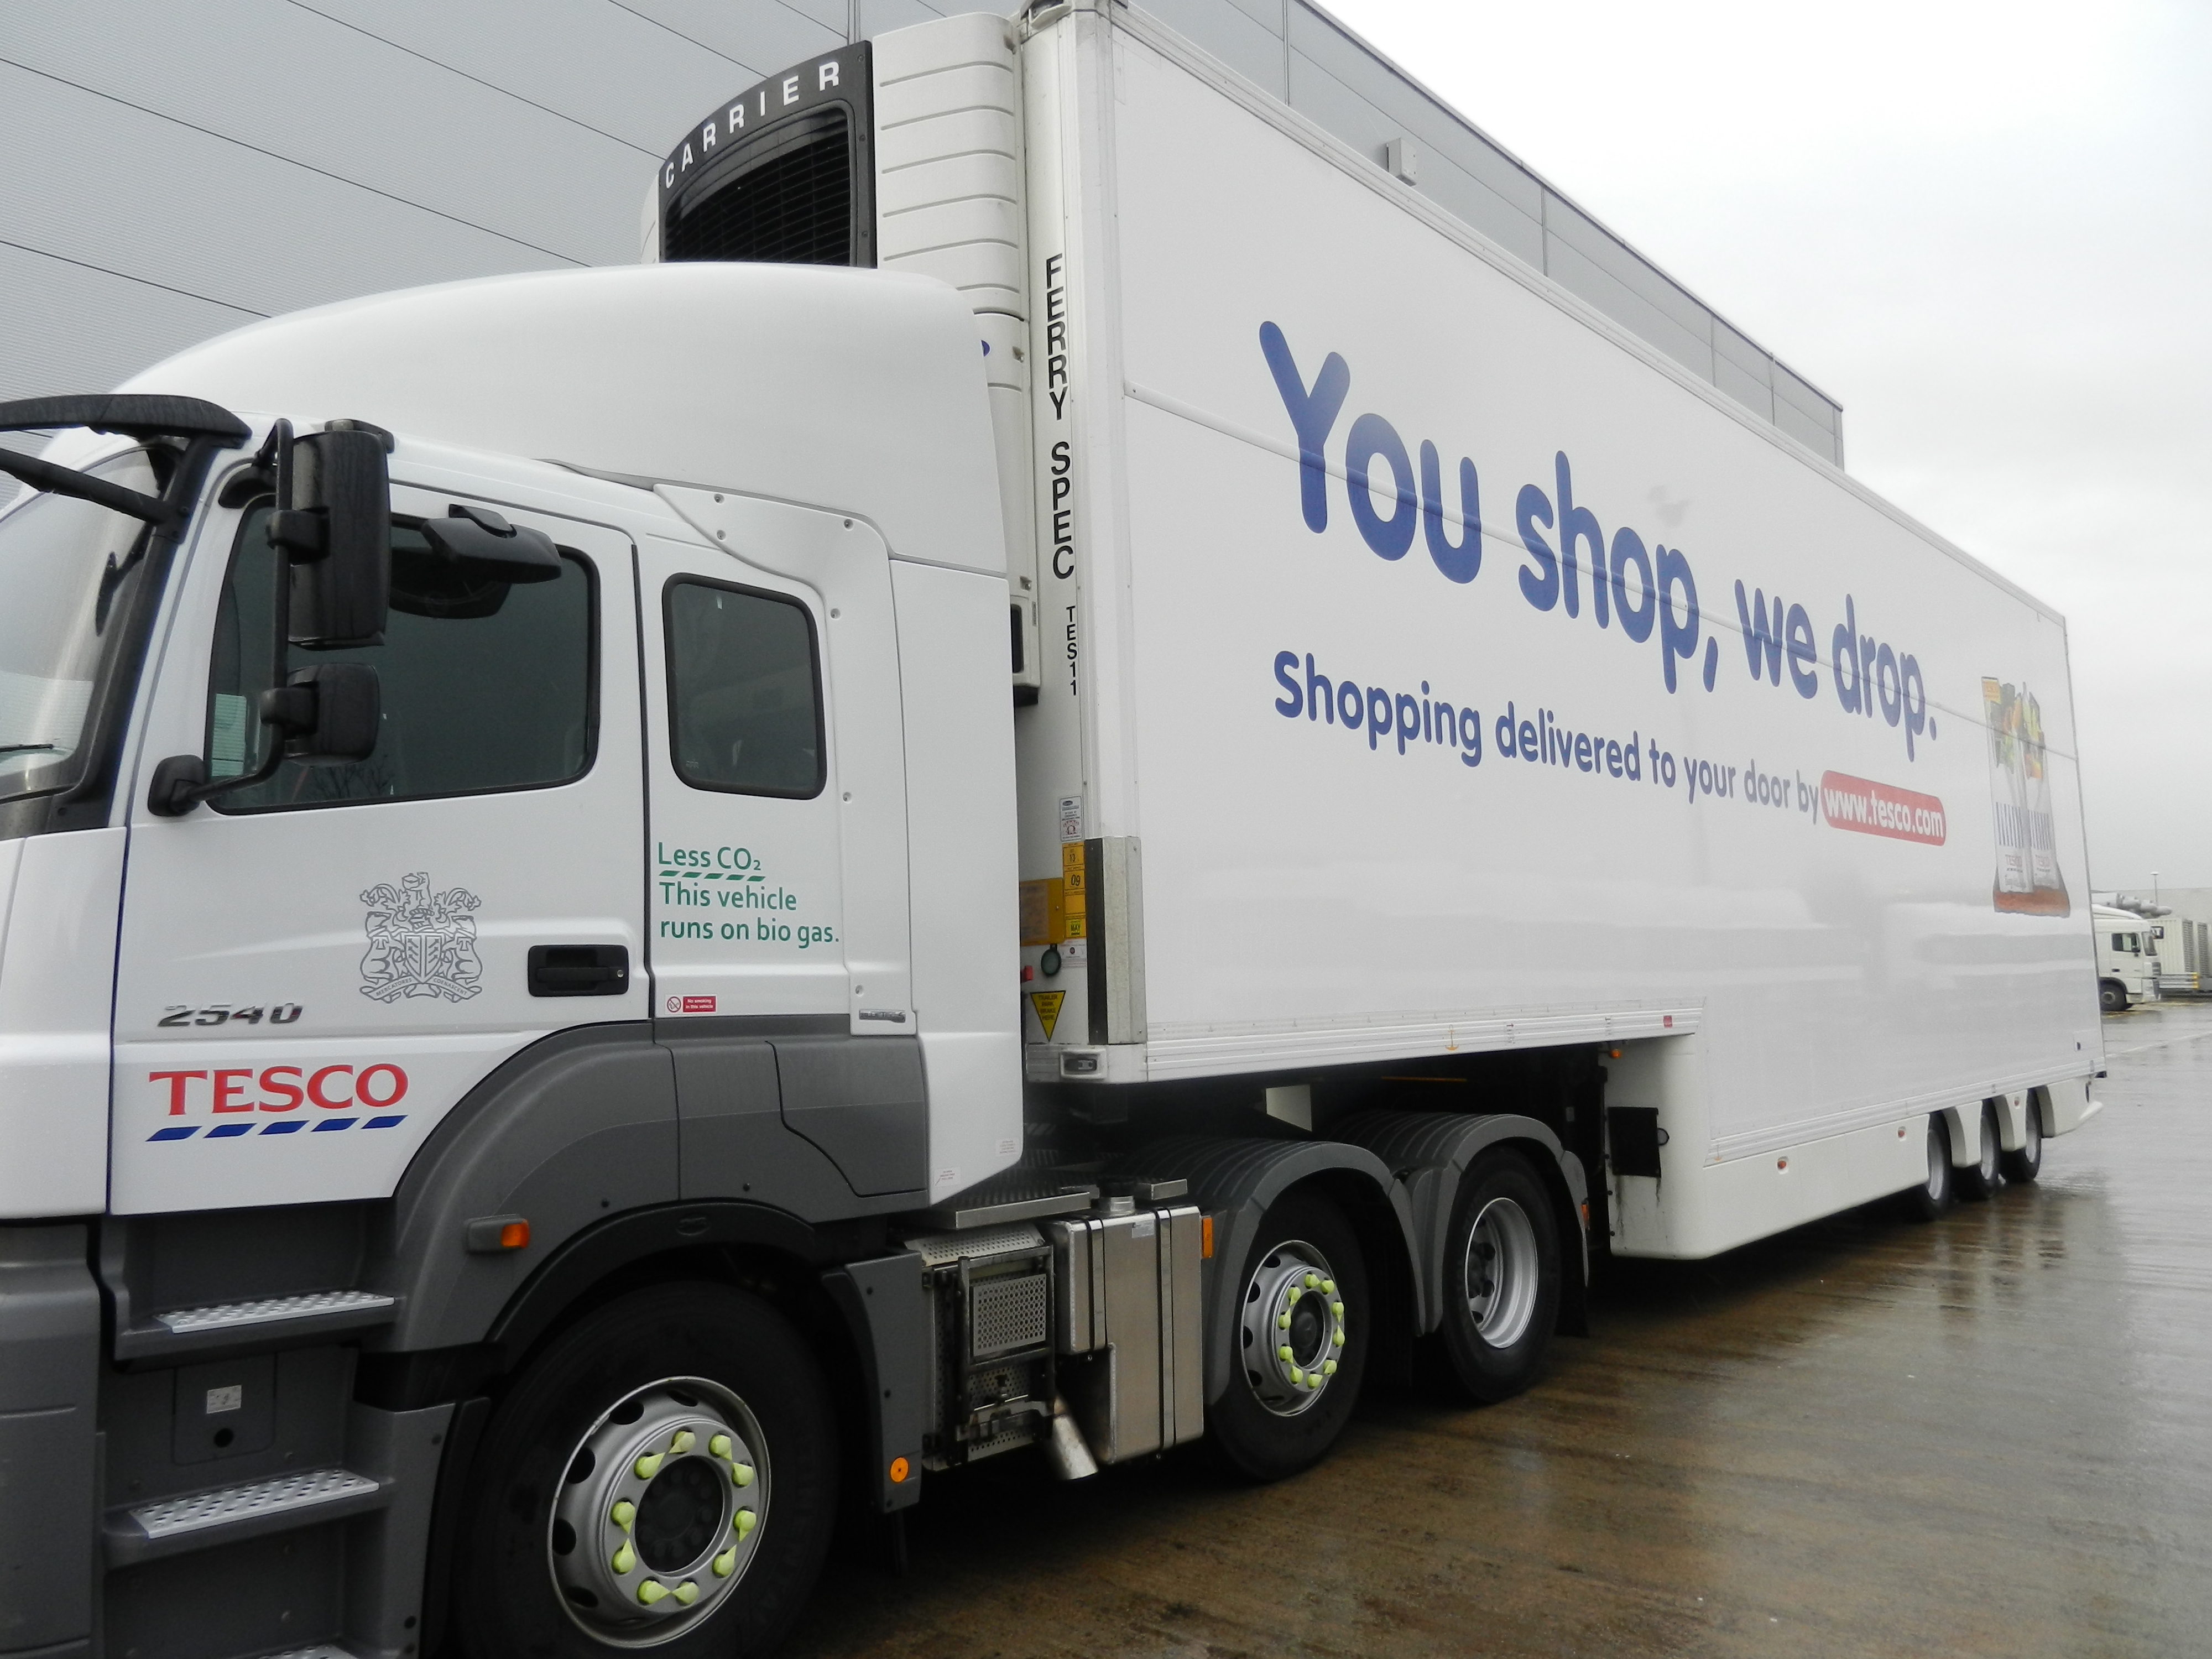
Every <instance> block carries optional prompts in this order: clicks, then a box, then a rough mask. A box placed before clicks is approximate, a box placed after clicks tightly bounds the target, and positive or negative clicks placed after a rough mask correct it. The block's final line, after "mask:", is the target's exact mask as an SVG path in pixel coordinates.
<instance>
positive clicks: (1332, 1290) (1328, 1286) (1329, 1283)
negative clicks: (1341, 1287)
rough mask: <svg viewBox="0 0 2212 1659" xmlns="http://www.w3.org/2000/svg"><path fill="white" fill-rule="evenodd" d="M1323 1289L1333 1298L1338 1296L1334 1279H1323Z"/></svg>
mask: <svg viewBox="0 0 2212 1659" xmlns="http://www.w3.org/2000/svg"><path fill="white" fill-rule="evenodd" d="M1321 1287H1322V1289H1323V1290H1324V1291H1328V1293H1329V1294H1330V1295H1331V1296H1334V1295H1335V1294H1336V1281H1335V1280H1334V1279H1322V1282H1321Z"/></svg>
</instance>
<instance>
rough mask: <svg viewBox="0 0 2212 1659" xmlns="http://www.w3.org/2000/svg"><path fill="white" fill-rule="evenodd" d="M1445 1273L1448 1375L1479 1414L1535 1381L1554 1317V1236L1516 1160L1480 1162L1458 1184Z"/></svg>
mask: <svg viewBox="0 0 2212 1659" xmlns="http://www.w3.org/2000/svg"><path fill="white" fill-rule="evenodd" d="M1444 1271H1445V1274H1446V1282H1445V1289H1444V1316H1443V1344H1444V1352H1445V1353H1446V1354H1447V1355H1448V1356H1449V1358H1450V1360H1451V1368H1452V1374H1453V1375H1454V1376H1455V1377H1456V1378H1457V1379H1458V1381H1459V1385H1460V1387H1461V1388H1462V1389H1465V1390H1466V1391H1467V1393H1468V1395H1470V1396H1471V1397H1473V1398H1474V1399H1476V1400H1479V1401H1482V1402H1484V1403H1485V1404H1490V1403H1492V1402H1493V1401H1500V1400H1509V1399H1510V1398H1511V1397H1512V1396H1513V1395H1516V1394H1519V1393H1520V1392H1521V1391H1522V1389H1526V1388H1527V1387H1528V1385H1529V1383H1532V1382H1534V1380H1535V1376H1536V1372H1537V1370H1538V1368H1539V1367H1541V1365H1542V1364H1543V1361H1544V1353H1545V1351H1546V1349H1547V1348H1548V1347H1549V1346H1551V1340H1552V1329H1553V1326H1554V1325H1555V1324H1556V1323H1557V1322H1558V1321H1559V1227H1558V1225H1557V1222H1556V1219H1555V1218H1554V1217H1553V1212H1552V1200H1551V1195H1550V1194H1548V1193H1547V1192H1546V1191H1545V1189H1544V1183H1543V1182H1542V1181H1541V1180H1540V1179H1539V1178H1538V1176H1537V1175H1536V1172H1535V1170H1533V1169H1531V1168H1529V1166H1528V1160H1527V1159H1526V1158H1522V1156H1521V1155H1520V1154H1519V1153H1517V1152H1502V1151H1501V1152H1490V1153H1487V1154H1486V1155H1485V1156H1484V1157H1482V1158H1479V1159H1478V1160H1476V1162H1475V1164H1474V1167H1473V1168H1472V1169H1470V1170H1468V1172H1467V1176H1466V1177H1465V1178H1464V1179H1463V1180H1462V1182H1460V1190H1459V1197H1458V1199H1457V1200H1455V1203H1454V1205H1453V1206H1452V1225H1451V1231H1450V1233H1449V1235H1448V1236H1447V1237H1446V1239H1445V1243H1444Z"/></svg>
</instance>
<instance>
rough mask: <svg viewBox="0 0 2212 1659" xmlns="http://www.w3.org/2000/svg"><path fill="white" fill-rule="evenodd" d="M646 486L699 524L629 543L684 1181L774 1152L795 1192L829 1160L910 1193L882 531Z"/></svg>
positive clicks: (902, 795)
mask: <svg viewBox="0 0 2212 1659" xmlns="http://www.w3.org/2000/svg"><path fill="white" fill-rule="evenodd" d="M660 493H661V494H662V495H663V496H665V498H666V499H667V500H668V501H670V503H671V505H673V506H674V507H676V508H677V509H678V512H680V513H683V514H684V517H685V519H686V520H688V521H689V522H690V525H691V526H692V527H693V528H694V529H695V530H696V531H697V532H699V533H700V536H701V538H702V539H701V540H700V541H696V542H692V541H679V540H677V539H675V538H660V537H648V538H645V540H644V542H643V543H642V544H641V547H640V550H639V570H640V574H641V581H640V584H639V588H640V594H641V608H642V613H643V622H644V629H643V632H644V639H645V647H644V648H645V658H646V676H645V678H646V731H647V750H648V759H647V798H648V804H649V812H650V817H649V824H648V846H647V860H648V864H649V877H648V896H647V906H648V910H647V925H648V932H649V940H648V946H649V950H650V952H651V962H652V972H653V1007H654V1012H655V1015H656V1016H657V1017H658V1018H659V1020H660V1021H661V1024H660V1027H659V1030H660V1031H661V1033H662V1040H663V1041H664V1042H666V1043H668V1044H669V1045H670V1047H671V1049H672V1050H673V1051H674V1054H675V1056H676V1073H677V1102H678V1113H679V1115H680V1116H681V1119H682V1126H683V1127H682V1155H681V1156H682V1174H681V1181H682V1184H683V1190H684V1193H685V1194H686V1195H687V1196H697V1197H709V1196H714V1195H717V1194H735V1193H738V1192H741V1191H749V1190H751V1187H750V1184H749V1183H750V1182H754V1181H757V1180H758V1179H759V1178H760V1177H761V1176H763V1174H764V1173H766V1172H768V1171H769V1170H774V1171H775V1172H776V1179H777V1180H778V1182H780V1185H781V1189H782V1190H785V1191H787V1193H790V1194H803V1193H807V1192H818V1191H820V1190H821V1189H820V1188H817V1185H816V1183H817V1182H820V1181H823V1180H825V1179H826V1180H827V1181H828V1182H829V1183H831V1185H832V1186H833V1187H834V1186H836V1185H837V1184H840V1183H842V1187H843V1188H845V1189H846V1191H847V1192H848V1194H854V1195H858V1196H860V1197H862V1198H868V1199H878V1200H880V1199H884V1198H886V1197H888V1196H890V1195H892V1194H903V1195H910V1196H912V1197H914V1198H917V1199H918V1198H919V1196H920V1194H921V1189H922V1188H924V1186H925V1184H926V1176H927V1164H928V1158H929V1125H930V1119H929V1098H928V1091H927V1079H926V1078H925V1076H924V1067H923V1061H922V1050H921V1040H920V1038H919V1037H918V1036H916V1035H915V1010H914V1006H913V993H912V988H911V987H912V982H913V973H912V968H911V955H910V951H909V940H908V903H907V881H908V874H907V829H906V777H905V762H904V758H903V755H904V732H903V728H902V719H901V709H900V692H899V674H898V645H897V630H896V623H895V621H894V618H893V615H892V606H891V581H890V556H889V551H888V550H887V549H886V548H885V546H884V542H883V540H882V538H880V537H878V535H877V534H876V533H875V532H874V531H873V530H872V529H871V528H869V527H868V526H866V525H865V524H862V523H860V522H859V521H857V520H852V519H848V518H844V517H842V516H840V515H838V514H835V513H819V512H815V511H811V510H809V509H805V508H801V507H790V506H787V505H784V504H781V503H778V502H772V501H757V500H754V499H751V498H749V497H744V496H739V495H731V494H726V493H722V494H718V493H716V492H714V491H708V490H694V489H679V488H677V487H674V486H663V487H662V488H661V491H660ZM824 1159H826V1160H827V1164H826V1166H824V1165H823V1164H821V1163H820V1162H819V1160H824ZM824 1201H828V1202H830V1203H833V1204H834V1203H835V1202H836V1201H837V1200H835V1199H832V1198H827V1197H826V1196H825V1200H824ZM842 1201H845V1202H849V1201H850V1199H849V1197H848V1198H845V1199H844V1200H842Z"/></svg>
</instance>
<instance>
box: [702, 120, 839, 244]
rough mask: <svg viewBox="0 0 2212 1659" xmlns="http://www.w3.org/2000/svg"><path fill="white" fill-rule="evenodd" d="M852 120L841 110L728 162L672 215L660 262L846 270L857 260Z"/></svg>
mask: <svg viewBox="0 0 2212 1659" xmlns="http://www.w3.org/2000/svg"><path fill="white" fill-rule="evenodd" d="M853 167H854V155H853V146H852V143H851V142H850V130H849V123H848V120H847V118H846V114H845V111H844V110H843V109H842V107H840V106H836V105H831V106H827V107H824V108H822V109H818V110H816V111H814V112H811V113H810V114H808V115H806V116H805V117H803V118H797V119H794V120H792V121H789V122H787V123H784V124H783V125H781V127H779V128H778V129H777V130H776V131H775V132H774V134H773V135H772V136H771V135H763V142H762V143H761V144H760V145H759V147H758V148H757V149H750V150H745V151H740V152H738V154H736V155H730V156H727V157H726V158H725V160H724V162H723V166H722V167H721V168H720V169H719V170H717V171H716V172H714V173H709V174H708V175H707V176H706V177H704V178H702V179H700V180H699V181H698V182H697V183H696V184H695V185H692V186H691V187H690V189H689V190H687V191H684V194H683V195H682V196H681V197H678V199H677V201H676V202H675V203H674V204H673V205H672V206H671V209H670V210H669V216H668V221H667V225H666V229H665V235H664V242H663V251H662V256H661V257H662V258H665V259H669V260H680V259H753V260H765V261H768V262H770V263H773V264H796V265H848V264H856V263H858V261H856V260H855V259H854V257H853Z"/></svg>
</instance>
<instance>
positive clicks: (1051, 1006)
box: [1030, 991, 1067, 1042]
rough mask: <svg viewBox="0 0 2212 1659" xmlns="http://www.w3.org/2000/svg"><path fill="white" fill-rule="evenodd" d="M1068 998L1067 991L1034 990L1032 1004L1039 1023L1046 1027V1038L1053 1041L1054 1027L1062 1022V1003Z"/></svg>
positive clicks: (1047, 1040)
mask: <svg viewBox="0 0 2212 1659" xmlns="http://www.w3.org/2000/svg"><path fill="white" fill-rule="evenodd" d="M1066 1000H1067V993H1066V992H1065V991H1032V992H1030V1007H1032V1008H1034V1009H1036V1017H1037V1024H1040V1025H1042V1027H1044V1040H1045V1041H1046V1042H1051V1041H1052V1028H1053V1027H1054V1026H1055V1025H1057V1024H1060V1004H1061V1003H1063V1002H1065V1001H1066Z"/></svg>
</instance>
